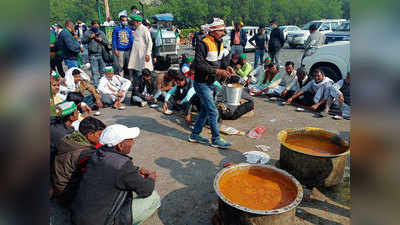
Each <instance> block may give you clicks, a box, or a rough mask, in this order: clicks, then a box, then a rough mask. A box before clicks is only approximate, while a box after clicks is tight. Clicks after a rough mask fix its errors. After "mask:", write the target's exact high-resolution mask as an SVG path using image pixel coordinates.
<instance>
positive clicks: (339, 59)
mask: <svg viewBox="0 0 400 225" xmlns="http://www.w3.org/2000/svg"><path fill="white" fill-rule="evenodd" d="M302 66H304V67H305V69H306V71H308V72H310V74H312V72H313V71H314V70H316V69H320V70H322V72H324V74H325V76H327V77H329V78H331V79H332V80H333V81H335V82H336V81H338V80H340V79H342V78H344V77H345V75H346V74H347V72H350V41H337V42H334V43H331V44H327V45H322V46H319V47H317V48H311V49H310V50H308V51H307V52H306V53H305V57H304V59H303V61H302Z"/></svg>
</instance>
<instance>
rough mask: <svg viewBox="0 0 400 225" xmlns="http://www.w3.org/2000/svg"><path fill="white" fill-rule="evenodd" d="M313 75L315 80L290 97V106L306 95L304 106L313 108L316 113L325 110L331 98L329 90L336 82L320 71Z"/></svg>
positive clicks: (288, 101) (303, 101)
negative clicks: (329, 97) (327, 101)
mask: <svg viewBox="0 0 400 225" xmlns="http://www.w3.org/2000/svg"><path fill="white" fill-rule="evenodd" d="M313 75H314V79H313V80H312V81H310V82H309V83H308V84H306V86H304V87H303V88H301V89H300V90H299V91H297V92H296V94H294V95H293V96H292V97H290V98H289V99H288V100H287V103H288V104H290V103H291V102H292V101H293V100H295V99H296V98H297V97H299V96H300V95H303V94H304V98H303V100H302V104H303V105H305V106H311V109H312V110H316V111H322V110H323V109H324V108H325V103H326V100H327V99H328V96H329V88H330V86H331V85H332V84H333V83H334V82H333V81H332V80H331V79H330V78H328V77H325V75H324V73H323V72H322V71H321V70H319V69H317V70H314V72H313Z"/></svg>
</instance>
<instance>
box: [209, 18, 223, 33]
mask: <svg viewBox="0 0 400 225" xmlns="http://www.w3.org/2000/svg"><path fill="white" fill-rule="evenodd" d="M207 28H208V32H211V31H216V30H225V23H224V21H223V20H222V19H220V18H214V21H213V22H212V23H211V24H207Z"/></svg>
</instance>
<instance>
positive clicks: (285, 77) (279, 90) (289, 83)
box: [271, 61, 297, 97]
mask: <svg viewBox="0 0 400 225" xmlns="http://www.w3.org/2000/svg"><path fill="white" fill-rule="evenodd" d="M285 71H286V72H284V73H282V76H281V82H280V84H279V85H278V86H277V87H276V88H275V89H273V90H272V93H271V94H273V95H280V96H281V97H285V96H286V94H287V92H288V91H290V90H293V88H294V85H295V84H296V82H297V76H296V70H295V69H294V63H293V62H292V61H287V62H286V64H285Z"/></svg>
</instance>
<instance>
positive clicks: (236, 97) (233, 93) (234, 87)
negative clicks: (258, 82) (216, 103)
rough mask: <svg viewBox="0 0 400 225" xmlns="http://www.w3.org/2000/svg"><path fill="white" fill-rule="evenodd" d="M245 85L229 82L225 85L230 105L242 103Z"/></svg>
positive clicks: (227, 102) (227, 100)
mask: <svg viewBox="0 0 400 225" xmlns="http://www.w3.org/2000/svg"><path fill="white" fill-rule="evenodd" d="M242 91H243V86H241V85H240V84H228V85H226V86H225V92H224V94H225V99H226V104H228V105H234V106H237V105H240V99H241V98H242Z"/></svg>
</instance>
